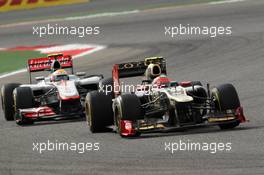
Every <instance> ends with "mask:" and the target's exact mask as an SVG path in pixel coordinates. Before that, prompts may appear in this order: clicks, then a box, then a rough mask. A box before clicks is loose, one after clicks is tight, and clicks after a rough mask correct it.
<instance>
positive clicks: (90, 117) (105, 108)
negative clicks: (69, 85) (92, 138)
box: [85, 91, 113, 133]
mask: <svg viewBox="0 0 264 175" xmlns="http://www.w3.org/2000/svg"><path fill="white" fill-rule="evenodd" d="M85 112H86V120H87V123H88V126H89V127H90V130H91V132H92V133H96V132H102V131H104V130H105V129H106V126H109V125H112V124H113V109H112V98H111V96H110V95H106V94H105V93H104V92H98V91H92V92H90V93H88V94H87V96H86V99H85Z"/></svg>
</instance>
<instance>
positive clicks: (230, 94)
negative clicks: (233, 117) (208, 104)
mask: <svg viewBox="0 0 264 175" xmlns="http://www.w3.org/2000/svg"><path fill="white" fill-rule="evenodd" d="M212 97H213V98H214V102H215V108H216V110H217V111H219V112H225V111H226V110H236V109H237V108H238V107H240V100H239V97H238V94H237V91H236V89H235V87H234V86H233V85H232V84H223V85H220V86H218V87H216V88H214V89H213V90H212ZM239 124H240V122H239V121H234V122H232V123H227V124H220V125H219V127H220V128H221V129H232V128H235V127H236V126H238V125H239Z"/></svg>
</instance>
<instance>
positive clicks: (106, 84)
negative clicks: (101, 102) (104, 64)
mask: <svg viewBox="0 0 264 175" xmlns="http://www.w3.org/2000/svg"><path fill="white" fill-rule="evenodd" d="M99 88H100V91H101V92H104V93H105V94H106V95H111V97H112V98H114V83H113V78H104V79H103V80H101V81H100V82H99Z"/></svg>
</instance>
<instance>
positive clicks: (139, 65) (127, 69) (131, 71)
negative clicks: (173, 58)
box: [112, 57, 167, 94]
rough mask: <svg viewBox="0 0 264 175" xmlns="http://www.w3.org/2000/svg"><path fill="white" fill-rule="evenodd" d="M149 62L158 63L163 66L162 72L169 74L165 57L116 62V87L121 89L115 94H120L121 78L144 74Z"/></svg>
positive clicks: (113, 72) (113, 75) (113, 71)
mask: <svg viewBox="0 0 264 175" xmlns="http://www.w3.org/2000/svg"><path fill="white" fill-rule="evenodd" d="M149 64H158V65H159V66H160V68H161V73H162V74H167V70H166V60H165V58H163V57H150V58H145V60H144V61H138V62H127V63H121V64H115V65H114V67H113V70H112V77H113V82H114V88H115V89H116V88H117V89H119V91H118V92H116V91H115V94H120V88H119V84H120V83H119V79H120V78H128V77H137V76H143V75H144V74H145V71H146V69H147V68H148V65H149Z"/></svg>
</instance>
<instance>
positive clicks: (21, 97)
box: [14, 87, 34, 125]
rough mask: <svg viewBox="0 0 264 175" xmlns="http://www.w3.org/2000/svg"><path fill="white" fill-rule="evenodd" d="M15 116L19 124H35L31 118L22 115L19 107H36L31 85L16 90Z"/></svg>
mask: <svg viewBox="0 0 264 175" xmlns="http://www.w3.org/2000/svg"><path fill="white" fill-rule="evenodd" d="M14 100H15V101H14V102H15V111H16V114H15V118H16V122H17V124H18V125H26V124H33V121H32V120H30V119H25V118H24V117H23V116H20V114H19V109H28V108H33V107H34V96H33V92H32V90H31V88H30V87H18V88H16V89H15V91H14Z"/></svg>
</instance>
